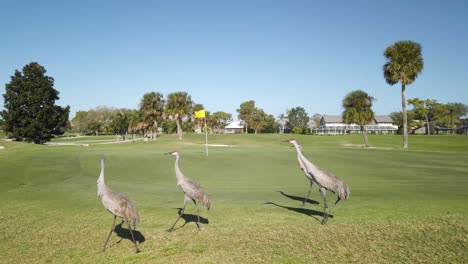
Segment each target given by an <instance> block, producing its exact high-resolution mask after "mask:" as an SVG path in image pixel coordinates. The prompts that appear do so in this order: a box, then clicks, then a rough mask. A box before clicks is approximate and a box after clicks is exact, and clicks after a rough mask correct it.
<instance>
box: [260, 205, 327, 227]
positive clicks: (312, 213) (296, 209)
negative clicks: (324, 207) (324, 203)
mask: <svg viewBox="0 0 468 264" xmlns="http://www.w3.org/2000/svg"><path fill="white" fill-rule="evenodd" d="M264 204H271V205H274V206H277V207H281V208H284V209H287V210H289V211H293V212H296V213H299V214H304V215H307V216H310V217H313V218H314V219H315V220H317V221H319V222H320V221H321V219H318V218H317V217H316V216H320V217H323V212H319V211H316V210H312V209H306V208H303V207H290V206H284V205H279V204H276V203H273V202H266V203H264ZM328 217H330V218H333V215H328Z"/></svg>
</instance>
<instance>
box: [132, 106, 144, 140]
mask: <svg viewBox="0 0 468 264" xmlns="http://www.w3.org/2000/svg"><path fill="white" fill-rule="evenodd" d="M145 126H146V125H145V124H144V122H143V114H142V113H141V111H138V110H133V111H131V112H130V113H129V117H128V132H129V133H132V139H134V138H135V133H137V132H140V131H142V130H143V129H145Z"/></svg>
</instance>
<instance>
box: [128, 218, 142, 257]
mask: <svg viewBox="0 0 468 264" xmlns="http://www.w3.org/2000/svg"><path fill="white" fill-rule="evenodd" d="M127 226H128V230H130V235H132V240H133V244H135V252H136V253H138V252H140V249H139V248H138V246H137V243H136V241H135V237H134V236H133V232H132V227H131V225H130V223H129V222H128V221H127Z"/></svg>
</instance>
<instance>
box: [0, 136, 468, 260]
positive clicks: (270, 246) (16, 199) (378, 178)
mask: <svg viewBox="0 0 468 264" xmlns="http://www.w3.org/2000/svg"><path fill="white" fill-rule="evenodd" d="M290 136H291V135H277V134H275V135H209V138H208V140H209V143H210V144H213V145H216V146H211V147H209V155H208V156H206V154H205V146H204V142H205V137H204V135H185V136H184V140H183V141H179V140H177V138H176V137H175V136H172V135H170V136H169V135H168V136H162V137H160V138H159V139H158V140H157V141H151V142H144V141H135V142H127V143H120V144H100V143H102V141H100V140H102V139H103V138H101V137H90V138H86V139H85V140H86V141H87V143H90V141H92V140H95V142H96V143H95V144H93V143H90V145H89V146H88V147H85V146H39V145H32V144H26V143H17V142H5V141H0V146H3V147H5V148H4V149H1V150H0V199H1V201H2V202H1V203H0V239H1V242H2V243H0V252H2V257H1V258H0V262H1V263H338V262H341V263H467V262H468V203H467V198H468V137H466V136H455V135H454V136H452V135H450V136H412V137H410V140H409V149H407V150H403V149H402V148H401V145H402V137H401V136H390V135H388V136H384V135H380V136H376V135H370V137H369V141H370V144H371V145H372V148H363V147H362V143H363V140H362V137H361V136H360V135H348V136H304V135H301V136H296V139H297V141H298V142H299V143H301V144H302V145H303V153H304V155H305V156H306V157H308V158H309V159H310V160H311V161H312V162H315V163H316V164H317V165H318V166H320V167H322V168H325V169H327V170H329V171H331V172H333V173H335V174H336V175H338V177H340V178H341V179H342V180H344V181H345V182H347V183H348V184H349V185H350V189H351V195H350V199H349V200H347V201H345V202H340V203H339V204H338V205H337V207H336V208H335V209H334V211H333V212H332V215H333V217H332V218H330V220H329V222H328V223H327V224H326V225H321V224H320V223H319V220H321V217H320V215H321V212H322V201H321V198H320V195H319V193H318V191H317V188H316V187H315V186H314V188H313V192H312V197H311V198H312V201H311V202H310V203H308V204H307V205H306V206H301V204H302V202H301V201H302V199H303V198H304V196H305V194H306V192H307V188H308V184H309V183H308V181H307V180H306V179H305V177H304V176H303V174H302V172H300V171H299V168H298V164H297V159H296V152H295V149H294V148H291V147H290V144H289V143H285V142H282V141H283V140H286V139H288V138H289V137H290ZM105 139H107V138H105ZM58 141H62V142H63V141H67V140H66V139H60V140H57V142H58ZM72 141H73V142H79V140H78V139H73V140H72ZM222 145H227V146H222ZM174 149H177V150H179V151H180V152H181V154H182V156H181V160H180V167H181V170H182V172H183V173H184V174H185V175H186V176H188V177H191V178H192V179H194V180H195V181H197V182H198V183H200V185H202V186H203V187H204V188H205V189H206V190H207V192H208V193H209V194H210V196H211V199H212V209H211V210H210V211H207V210H206V208H203V209H201V217H202V219H201V220H202V222H203V224H202V231H200V232H198V231H197V228H196V225H195V222H193V220H194V219H195V218H194V215H195V214H196V209H195V206H194V205H193V204H189V205H188V207H187V210H186V213H187V214H188V216H187V217H186V218H187V220H188V221H187V223H186V224H185V225H184V226H182V225H183V224H184V223H185V220H183V219H181V220H180V221H179V223H178V225H177V227H178V229H177V230H175V231H174V232H173V233H167V232H165V230H166V229H168V228H169V227H170V226H171V225H172V223H173V222H174V221H175V219H176V218H177V211H178V210H177V208H180V207H182V205H183V198H184V195H183V193H182V191H181V190H180V189H179V187H178V186H176V179H175V175H174V160H175V158H174V157H173V156H171V155H163V154H164V153H165V152H168V151H171V150H174ZM101 157H104V158H105V159H106V183H107V184H108V186H110V187H111V188H112V189H114V190H115V191H119V192H122V193H124V194H126V195H127V196H128V197H129V198H130V199H131V200H132V201H133V202H134V204H135V205H136V207H137V208H138V210H139V213H140V217H141V224H140V226H139V227H138V228H137V230H138V233H137V237H138V239H139V240H140V241H141V243H140V248H141V250H142V252H141V253H139V254H135V253H134V248H133V244H132V242H131V240H129V233H128V230H127V229H126V228H127V227H126V225H124V226H123V228H119V229H118V230H117V231H118V232H117V233H118V234H116V233H114V234H113V235H112V236H111V239H110V241H109V245H108V249H107V250H106V252H100V250H101V247H102V245H103V244H104V242H105V239H106V235H107V234H108V231H109V228H110V227H111V225H112V221H113V216H112V215H111V214H110V213H109V212H107V211H106V210H105V209H104V207H103V206H102V204H101V201H100V200H99V199H98V198H97V196H96V180H97V178H98V176H99V172H100V168H99V159H100V158H101ZM328 199H329V202H330V203H332V202H333V201H334V200H335V198H334V196H333V195H332V194H329V196H328Z"/></svg>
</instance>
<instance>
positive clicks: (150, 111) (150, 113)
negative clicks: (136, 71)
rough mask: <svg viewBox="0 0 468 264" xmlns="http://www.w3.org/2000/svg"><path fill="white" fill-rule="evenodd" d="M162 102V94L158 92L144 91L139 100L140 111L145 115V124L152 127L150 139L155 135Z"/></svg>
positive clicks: (161, 114) (162, 105) (161, 111)
mask: <svg viewBox="0 0 468 264" xmlns="http://www.w3.org/2000/svg"><path fill="white" fill-rule="evenodd" d="M164 103H165V102H164V99H163V95H162V94H161V93H159V92H149V93H146V94H144V95H143V98H142V99H141V101H140V111H141V112H142V113H143V114H144V115H145V121H146V124H147V126H148V127H150V128H151V129H152V132H151V138H152V139H154V138H155V137H156V136H157V133H158V119H161V117H162V116H163V112H164Z"/></svg>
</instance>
